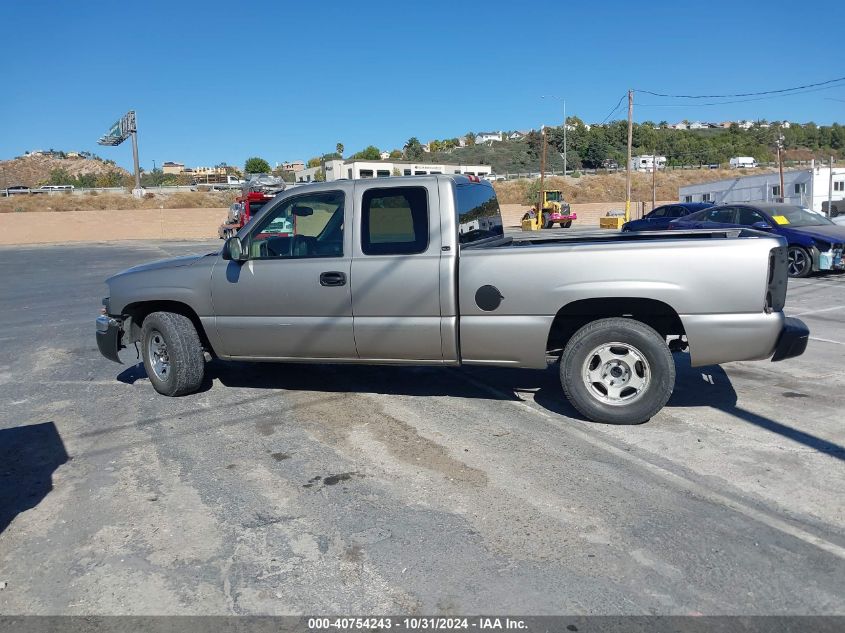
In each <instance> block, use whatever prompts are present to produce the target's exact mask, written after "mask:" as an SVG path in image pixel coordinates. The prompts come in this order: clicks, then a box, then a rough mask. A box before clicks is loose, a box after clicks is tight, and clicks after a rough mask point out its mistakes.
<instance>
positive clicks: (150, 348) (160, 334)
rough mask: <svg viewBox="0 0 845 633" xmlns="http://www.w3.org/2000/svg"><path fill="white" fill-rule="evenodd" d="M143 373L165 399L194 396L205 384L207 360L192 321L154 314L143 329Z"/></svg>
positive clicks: (170, 314)
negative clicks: (144, 371)
mask: <svg viewBox="0 0 845 633" xmlns="http://www.w3.org/2000/svg"><path fill="white" fill-rule="evenodd" d="M141 344H142V347H141V349H142V352H143V357H144V369H146V371H147V376H149V378H150V382H151V383H152V384H153V387H154V388H155V390H156V391H158V392H159V393H160V394H162V395H165V396H183V395H185V394H189V393H193V392H194V391H196V390H197V389H199V387H200V385H201V384H202V379H203V375H204V373H205V359H204V358H203V353H202V343H200V338H199V335H198V334H197V330H196V328H195V327H194V324H193V323H191V320H190V319H189V318H188V317H186V316H183V315H181V314H175V313H173V312H153V313H152V314H150V315H148V316H147V318H145V319H144V322H143V324H142V326H141Z"/></svg>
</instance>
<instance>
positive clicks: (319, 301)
mask: <svg viewBox="0 0 845 633" xmlns="http://www.w3.org/2000/svg"><path fill="white" fill-rule="evenodd" d="M107 283H108V286H109V297H108V298H106V299H104V301H103V304H104V308H103V314H102V315H101V316H99V317H98V318H97V334H96V336H97V343H98V345H99V348H100V350H101V352H102V353H103V355H104V356H106V358H109V359H111V360H114V361H117V362H120V358H119V355H118V352H119V350H120V349H121V348H122V347H124V346H126V345H127V344H130V343H140V345H141V353H142V355H143V361H144V367H145V368H146V372H147V375H148V376H149V378H150V381H151V382H152V384H153V387H155V389H156V390H157V391H158V392H159V393H162V394H165V395H168V396H178V395H183V394H188V393H191V392H193V391H195V390H197V389H198V388H199V387H200V384H201V382H202V380H203V374H204V365H205V361H206V360H207V359H209V358H212V357H216V358H220V359H226V360H249V361H279V362H309V363H310V362H323V363H326V362H327V363H386V364H408V365H447V366H456V365H498V366H503V367H530V368H545V367H546V366H547V364H548V363H549V362H556V361H559V367H560V380H561V383H562V385H563V390H564V392H565V393H566V396H567V398H568V399H569V400H570V401H571V402H572V404H573V405H574V406H575V407H576V408H577V409H578V410H579V411H580V412H581V413H582V414H584V415H585V416H586V417H588V418H590V419H592V420H596V421H601V422H608V423H615V424H634V423H639V422H643V421H645V420H647V419H649V418H650V417H651V416H653V415H654V414H655V413H657V412H658V411H659V410H660V409H661V408H662V407H663V405H664V404H665V403H666V401H667V400H668V399H669V396H670V395H671V394H672V390H673V388H674V382H675V366H674V362H673V358H672V352H673V351H683V350H684V349H686V348H687V347H688V349H689V352H690V354H691V362H692V364H693V365H708V364H713V363H722V362H726V361H735V360H754V359H765V358H770V357H772V360H782V359H785V358H790V357H793V356H798V355H800V354H801V353H803V351H804V349H805V347H806V345H807V337H808V334H809V332H808V330H807V328H806V326H805V325H804V324H803V323H802V322H801V321H799V320H797V319H789V318H786V317H785V316H784V314H783V311H782V309H783V305H784V301H785V297H786V284H787V257H786V243H785V242H784V241H783V240H782V239H781V238H778V237H773V236H770V235H766V234H762V233H757V232H755V231H748V230H728V231H704V232H690V233H681V232H675V231H671V232H665V233H660V234H658V233H621V234H620V233H608V234H604V235H588V236H586V235H585V236H578V235H577V234H576V235H574V236H569V237H563V238H554V237H552V238H548V237H544V238H543V239H539V238H533V237H530V236H529V237H527V238H524V239H519V238H517V239H514V238H510V237H507V236H505V233H504V231H503V227H502V218H501V214H500V211H499V204H498V202H497V200H496V195H495V193H494V191H493V188H492V186H491V185H490V183H488V182H485V181H479V179H478V178H476V177H467V176H459V175H454V176H451V175H449V176H447V175H441V176H421V177H401V178H384V179H372V180H357V181H351V180H341V181H335V182H326V183H317V184H313V185H306V186H302V187H298V188H296V189H293V190H290V191H285V192H283V193H281V194H279V195H278V196H277V197H276V198H274V199H273V201H271V202H270V203H268V204H267V205H265V207H264V208H263V209H262V211H261V212H260V213H259V214H258V215H256V216H255V217H254V218H253V219H252V220H251V221H250V223H249V224H247V225H246V226H245V227H243V229H241V231H240V232H239V233H238V235H237V236H236V237H232V238H230V239H228V240H227V241H226V242H225V244H224V246H223V248H222V250H221V251H220V252H219V253H210V254H208V255H205V256H196V257H182V258H178V259H171V260H166V261H161V262H156V263H152V264H147V265H144V266H138V267H136V268H132V269H129V270H127V271H125V272H122V273H120V274H117V275H115V276H114V277H111V278H110V279H108V280H107Z"/></svg>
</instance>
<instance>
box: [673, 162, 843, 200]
mask: <svg viewBox="0 0 845 633" xmlns="http://www.w3.org/2000/svg"><path fill="white" fill-rule="evenodd" d="M783 184H784V189H786V192H785V193H786V195H784V196H781V192H780V176H779V175H778V173H777V172H772V173H769V174H760V175H756V176H742V177H740V178H730V179H728V180H716V181H714V182H706V183H702V184H699V185H687V186H686V187H681V188H680V189H679V190H678V197H679V200H680V201H681V202H714V203H716V204H720V203H723V202H780V201H781V197H783V202H786V203H788V204H798V205H801V206H804V207H807V208H810V209H813V210H814V211H821V210H822V203H823V202H827V197H828V191H829V189H830V168H829V167H822V166H821V165H819V166H818V167H816V166H814V167H812V168H811V169H799V170H796V171H787V172H784V174H783ZM843 198H845V167H834V168H833V200H842V199H843Z"/></svg>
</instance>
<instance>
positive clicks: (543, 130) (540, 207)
mask: <svg viewBox="0 0 845 633" xmlns="http://www.w3.org/2000/svg"><path fill="white" fill-rule="evenodd" d="M540 134H541V135H542V136H543V149H542V150H541V153H540V200H539V202H537V226H538V227H539V228H541V229H542V228H543V206H544V204H543V203H544V202H545V201H546V197H545V193H546V126H545V125H544V126H543V127H542V128H541V130H540Z"/></svg>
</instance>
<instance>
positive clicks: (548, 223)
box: [543, 213, 555, 229]
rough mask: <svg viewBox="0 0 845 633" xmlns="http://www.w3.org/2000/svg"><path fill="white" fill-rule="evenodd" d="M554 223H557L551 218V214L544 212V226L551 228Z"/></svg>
mask: <svg viewBox="0 0 845 633" xmlns="http://www.w3.org/2000/svg"><path fill="white" fill-rule="evenodd" d="M554 225H555V223H554V222H552V221H551V220H550V219H549V214H548V213H544V214H543V228H544V229H550V228H552V227H553V226H554Z"/></svg>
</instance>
